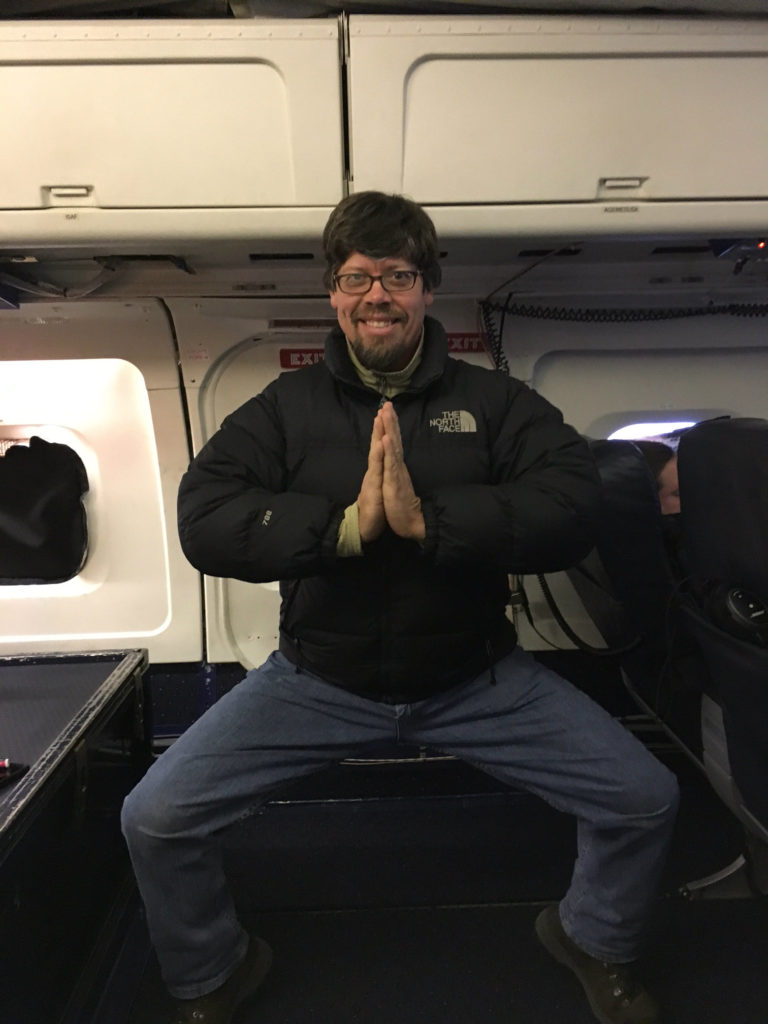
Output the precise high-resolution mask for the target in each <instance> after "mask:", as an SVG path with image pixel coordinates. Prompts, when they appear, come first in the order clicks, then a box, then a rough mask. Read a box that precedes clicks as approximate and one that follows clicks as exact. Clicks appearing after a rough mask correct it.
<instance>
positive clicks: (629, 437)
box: [608, 420, 696, 441]
mask: <svg viewBox="0 0 768 1024" xmlns="http://www.w3.org/2000/svg"><path fill="white" fill-rule="evenodd" d="M695 422H696V421H695V420H669V421H665V422H663V423H661V422H656V423H628V424H627V425H626V426H624V427H620V428H619V429H618V430H614V432H613V433H612V434H609V435H608V440H609V441H615V440H620V441H638V440H645V439H646V438H651V437H665V436H668V435H670V434H674V433H675V432H676V431H678V430H687V429H688V427H692V426H694V424H695Z"/></svg>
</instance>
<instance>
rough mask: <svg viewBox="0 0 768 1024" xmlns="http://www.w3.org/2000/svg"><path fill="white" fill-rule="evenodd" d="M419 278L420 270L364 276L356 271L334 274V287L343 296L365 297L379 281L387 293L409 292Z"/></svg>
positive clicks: (364, 274)
mask: <svg viewBox="0 0 768 1024" xmlns="http://www.w3.org/2000/svg"><path fill="white" fill-rule="evenodd" d="M418 277H421V271H420V270H388V271H387V272H386V273H384V274H366V273H364V271H362V270H357V271H354V272H352V273H349V274H334V277H333V280H334V283H335V284H336V287H337V288H338V289H339V290H340V291H342V292H344V294H345V295H365V294H366V292H369V291H370V290H371V288H373V282H374V281H381V287H382V288H383V289H384V290H385V291H388V292H409V291H410V290H411V289H412V288H413V286H414V285H415V284H416V279H417V278H418Z"/></svg>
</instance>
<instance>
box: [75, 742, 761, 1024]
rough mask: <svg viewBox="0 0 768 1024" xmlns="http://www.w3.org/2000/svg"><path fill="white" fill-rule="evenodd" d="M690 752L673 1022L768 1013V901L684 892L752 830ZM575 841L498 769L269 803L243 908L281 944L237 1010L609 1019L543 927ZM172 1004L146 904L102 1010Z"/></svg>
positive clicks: (482, 1023) (234, 865)
mask: <svg viewBox="0 0 768 1024" xmlns="http://www.w3.org/2000/svg"><path fill="white" fill-rule="evenodd" d="M677 768H678V770H679V774H680V778H681V783H682V788H683V804H682V809H681V813H680V818H679V822H678V828H677V832H676V836H675V842H674V846H673V850H672V855H671V857H670V860H669V864H668V867H667V871H666V874H665V878H664V883H663V888H662V894H661V895H660V898H659V901H658V903H657V905H656V907H655V910H654V915H653V920H652V924H651V930H650V933H649V937H648V945H647V948H646V952H645V955H644V958H643V960H642V962H641V970H642V974H643V976H644V977H645V979H646V981H647V983H648V985H649V987H650V988H652V990H653V991H654V992H655V993H656V994H657V995H658V997H659V998H660V999H661V1001H662V1003H663V1005H664V1007H665V1016H664V1018H663V1020H664V1022H665V1024H766V1021H768V970H766V968H767V967H768V903H766V901H765V900H762V899H751V900H746V899H744V900H736V899H728V900H698V901H694V902H690V901H686V900H684V899H682V898H681V897H680V896H679V895H678V889H679V887H680V886H681V885H682V884H683V883H684V882H686V881H688V880H690V879H692V878H696V877H698V876H700V875H704V874H707V873H709V872H710V871H713V870H715V869H717V868H719V867H722V866H723V865H724V864H725V863H726V862H727V861H729V860H730V859H732V857H733V856H735V855H736V853H737V852H738V850H739V845H740V837H739V832H738V829H737V828H736V827H735V826H734V825H733V822H732V820H731V819H730V817H729V815H728V814H727V813H726V812H724V811H723V810H722V809H721V808H720V806H719V804H718V802H717V801H716V800H715V799H714V797H713V796H712V794H711V792H710V791H709V789H708V787H707V785H706V783H705V782H704V781H703V780H702V779H701V777H700V776H699V775H698V773H696V772H694V771H693V770H692V769H688V767H687V764H686V763H684V762H681V763H680V764H679V765H677ZM467 778H469V777H467ZM460 788H461V787H460ZM464 788H465V789H471V788H472V786H471V783H469V784H468V785H467V786H465V787H464ZM573 854H574V832H573V825H572V822H571V821H570V820H569V819H567V818H565V817H563V816H562V815H559V814H558V813H557V812H554V811H552V810H550V809H549V808H548V807H546V806H545V805H544V804H542V803H540V802H539V801H537V800H535V799H533V798H530V797H527V796H524V795H521V794H515V793H511V794H501V793H494V792H487V793H484V792H482V786H480V791H477V792H467V793H465V794H464V795H463V796H461V795H459V796H453V797H439V796H438V797H423V796H418V795H406V796H403V797H399V798H392V799H379V800H353V799H340V800H337V801H336V802H330V803H328V802H326V803H323V804H318V803H314V802H312V801H308V802H306V803H301V802H299V803H292V804H283V805H277V806H272V807H268V808H267V809H265V811H264V812H262V814H260V815H259V816H257V817H256V818H253V819H251V820H250V821H248V822H245V823H243V825H241V826H240V827H239V828H238V829H236V830H234V831H233V833H232V834H231V835H230V837H229V842H228V847H227V862H228V870H229V873H230V877H231V880H232V884H233V887H234V890H235V892H236V894H237V901H238V905H239V909H240V913H241V916H242V918H243V920H244V921H245V923H246V924H247V925H248V926H250V927H253V928H254V929H255V930H257V931H258V932H259V934H261V935H262V936H263V937H264V938H266V939H267V940H268V941H269V942H270V944H271V945H272V946H273V949H274V952H275V965H274V968H273V971H272V973H271V975H270V977H269V979H268V981H267V983H266V984H265V986H264V988H263V989H262V991H261V992H260V993H259V995H258V997H257V998H256V1000H255V1001H254V1002H253V1003H252V1004H250V1005H249V1006H246V1007H243V1008H242V1011H241V1012H240V1014H239V1015H238V1017H237V1018H236V1020H237V1024H394V1022H397V1024H417V1022H418V1024H424V1022H425V1021H426V1022H430V1024H431V1022H433V1021H435V1022H436V1021H440V1024H486V1022H487V1024H491V1022H493V1024H497V1022H502V1021H503V1022H505V1024H506V1022H510V1024H543V1022H547V1024H549V1022H550V1021H553V1020H557V1021H563V1022H565V1024H594V1018H593V1017H592V1015H591V1013H590V1011H589V1010H588V1008H587V1006H586V1002H585V1000H584V998H583V995H582V993H581V990H580V988H579V987H578V985H577V983H576V982H575V980H574V979H573V978H572V976H571V975H570V974H569V973H568V972H567V971H565V970H564V969H563V968H561V967H559V966H558V965H557V964H555V963H554V962H552V961H551V960H550V959H549V958H548V956H547V954H545V953H544V952H543V951H542V950H541V949H540V948H539V946H538V945H537V943H536V941H535V939H534V937H533V922H534V919H535V917H536V914H537V913H538V911H539V909H540V908H541V906H542V905H544V904H545V903H547V902H549V901H553V900H556V899H557V898H558V897H559V896H560V895H561V894H562V892H563V891H564V889H565V887H566V885H567V880H568V877H569V874H570V869H571V864H572V859H573ZM116 993H117V998H115V996H116ZM108 995H109V992H108ZM116 1005H117V1006H119V1007H120V1010H119V1013H116V1011H115V1006H116ZM128 1006H130V1007H131V1010H130V1013H128V1014H127V1016H126V1013H127V1010H126V1008H127V1007H128ZM169 1018H170V1015H169V1009H168V1000H167V998H166V996H165V995H164V990H163V987H162V984H161V982H160V979H159V975H158V970H157V965H156V963H155V960H154V957H153V955H152V953H151V951H150V949H149V945H148V940H147V937H146V933H145V930H144V925H143V921H142V917H141V914H140V912H139V911H138V910H137V911H136V912H135V913H134V915H133V917H132V920H131V928H130V930H129V938H128V941H127V942H126V944H125V946H124V948H123V951H122V956H121V962H120V963H118V964H117V965H116V970H115V972H114V975H113V982H112V986H111V1001H110V999H109V998H107V999H105V1001H104V1002H103V1003H102V1006H101V1007H100V1009H99V1011H98V1013H97V1015H96V1016H95V1017H94V1018H93V1020H94V1021H98V1024H166V1022H167V1021H168V1020H169ZM82 1024H90V1021H88V1022H86V1021H85V1020H83V1022H82Z"/></svg>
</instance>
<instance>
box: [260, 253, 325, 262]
mask: <svg viewBox="0 0 768 1024" xmlns="http://www.w3.org/2000/svg"><path fill="white" fill-rule="evenodd" d="M314 258H315V257H314V254H313V253H311V252H250V253H248V259H249V260H250V261H251V263H274V262H278V261H279V262H285V261H286V260H308V261H312V260H313V259H314Z"/></svg>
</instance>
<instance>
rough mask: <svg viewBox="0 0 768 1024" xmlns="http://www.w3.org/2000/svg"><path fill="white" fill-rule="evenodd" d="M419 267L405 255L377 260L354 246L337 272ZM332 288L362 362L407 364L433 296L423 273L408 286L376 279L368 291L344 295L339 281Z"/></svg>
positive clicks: (389, 366)
mask: <svg viewBox="0 0 768 1024" xmlns="http://www.w3.org/2000/svg"><path fill="white" fill-rule="evenodd" d="M415 269H416V268H415V267H414V266H413V264H411V263H409V262H408V260H406V259H403V258H401V257H392V258H388V259H384V260H373V259H369V257H368V256H363V255H362V254H361V253H359V252H353V253H352V254H351V256H349V258H348V259H346V260H345V261H344V263H343V264H342V266H341V267H339V269H338V271H337V275H341V274H350V273H353V272H355V273H365V274H370V275H371V276H378V275H379V274H385V273H387V272H389V271H392V270H415ZM330 294H331V305H332V306H333V308H334V309H335V310H336V316H337V318H338V321H339V326H340V327H341V329H342V331H343V332H344V334H345V336H346V338H347V340H348V341H349V343H350V345H351V346H352V351H353V352H354V353H355V355H356V356H357V358H358V359H359V360H360V362H361V363H362V364H363V366H367V367H368V369H369V370H378V371H380V372H384V373H386V372H389V371H392V370H402V369H403V368H404V367H406V366H407V365H408V363H409V362H410V361H411V359H412V358H413V354H414V352H415V351H416V349H417V347H418V344H419V338H420V337H421V328H422V324H423V323H424V312H425V310H426V308H427V306H429V305H431V303H432V299H433V298H434V296H433V294H432V292H429V291H426V290H425V288H424V282H423V280H422V278H421V277H418V278H417V279H416V283H415V284H414V286H413V288H412V289H410V290H409V291H394V292H388V291H387V290H386V288H384V287H383V286H382V283H381V281H374V282H373V284H372V285H371V289H370V291H368V292H366V293H365V295H346V294H345V293H344V292H342V291H341V289H339V288H338V287H337V288H336V289H335V290H334V291H332V292H331V293H330Z"/></svg>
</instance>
